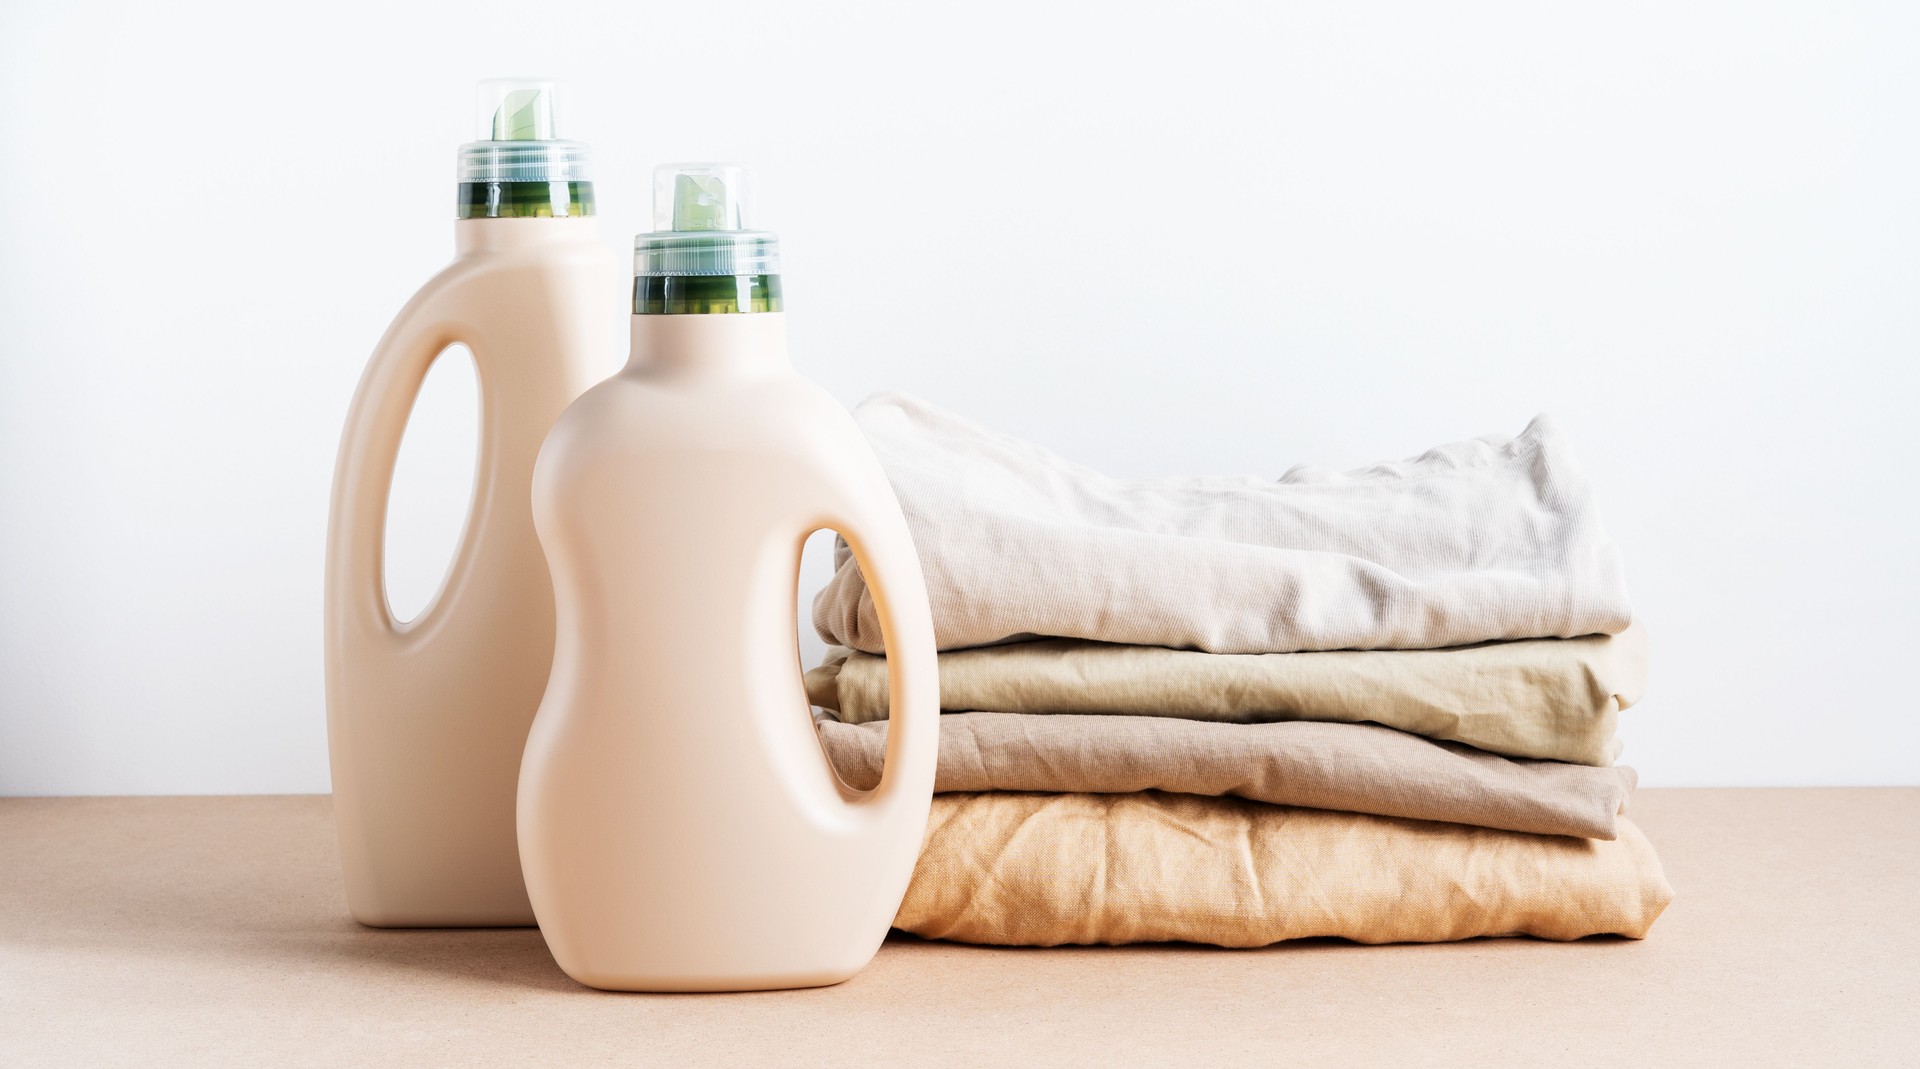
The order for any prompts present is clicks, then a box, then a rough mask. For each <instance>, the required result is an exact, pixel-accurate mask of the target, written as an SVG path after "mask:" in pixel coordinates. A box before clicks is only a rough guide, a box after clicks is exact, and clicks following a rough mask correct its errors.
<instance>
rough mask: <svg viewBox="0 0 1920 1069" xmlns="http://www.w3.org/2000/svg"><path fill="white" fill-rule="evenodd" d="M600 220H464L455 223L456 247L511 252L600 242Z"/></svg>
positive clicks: (464, 252)
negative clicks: (547, 246)
mask: <svg viewBox="0 0 1920 1069" xmlns="http://www.w3.org/2000/svg"><path fill="white" fill-rule="evenodd" d="M599 233H600V221H599V220H598V219H595V218H593V217H592V216H587V217H585V218H582V219H460V220H457V221H455V222H454V224H453V248H454V252H455V253H457V254H458V255H461V256H465V255H467V254H468V253H475V252H511V251H513V250H515V249H531V248H537V247H540V246H546V245H555V244H574V243H577V242H590V243H596V244H597V243H598V241H599Z"/></svg>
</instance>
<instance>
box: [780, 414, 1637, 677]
mask: <svg viewBox="0 0 1920 1069" xmlns="http://www.w3.org/2000/svg"><path fill="white" fill-rule="evenodd" d="M854 415H855V418H856V419H857V420H858V421H859V423H860V426H861V429H862V430H863V431H865V432H866V435H867V437H868V439H869V440H870V441H871V442H872V444H873V446H874V451H875V453H876V454H877V455H878V456H879V458H880V462H881V465H882V466H883V467H884V468H885V469H886V472H887V476H888V478H889V480H890V481H891V482H892V484H893V489H894V492H895V494H896V495H898V497H899V500H900V505H901V508H902V510H903V511H904V512H905V514H906V519H907V525H908V527H909V529H910V530H911V531H912V533H913V540H914V545H915V546H916V547H917V548H918V550H919V555H920V563H921V567H922V569H923V570H924V572H925V575H926V581H927V593H928V596H929V598H930V600H931V603H932V607H933V623H934V632H935V637H936V639H937V640H938V643H939V646H940V648H942V649H955V648H960V647H968V646H981V645H987V644H990V643H995V642H1001V641H1005V640H1007V639H1010V638H1019V637H1025V636H1054V637H1065V638H1084V639H1093V640H1096V641H1102V642H1121V643H1132V644H1139V645H1151V646H1173V647H1181V648H1189V649H1198V650H1205V651H1209V652H1213V653H1278V652H1289V651H1295V650H1340V649H1428V648H1434V647H1440V646H1459V645H1465V644H1467V643H1471V642H1482V641H1486V640H1489V639H1507V638H1544V637H1574V636H1579V635H1590V634H1612V633H1616V632H1618V631H1621V630H1622V629H1624V628H1625V627H1626V626H1627V623H1628V621H1629V619H1630V617H1631V615H1632V614H1631V612H1630V611H1629V606H1628V602H1627V594H1626V585H1625V581H1624V578H1623V574H1622V569H1621V564H1620V557H1619V553H1618V551H1617V549H1616V548H1615V546H1614V543H1613V542H1612V540H1611V539H1610V538H1608V536H1607V534H1606V532H1605V530H1604V529H1603V528H1602V526H1601V523H1600V519H1599V514H1598V511H1597V509H1596V508H1595V504H1594V499H1593V490H1592V487H1591V486H1590V484H1589V483H1588V480H1587V477H1586V475H1585V474H1584V473H1583V472H1582V471H1581V469H1580V467H1579V465H1578V464H1576V463H1575V461H1574V460H1573V457H1572V456H1571V453H1570V451H1569V449H1568V447H1567V445H1566V443H1565V442H1564V441H1563V440H1562V438H1561V436H1560V435H1559V434H1558V432H1557V431H1556V430H1555V429H1554V427H1553V425H1552V424H1551V423H1550V422H1549V421H1548V420H1547V419H1546V418H1545V417H1541V418H1539V419H1535V420H1534V421H1533V423H1531V424H1530V425H1528V427H1527V429H1526V430H1525V431H1523V432H1522V433H1521V434H1520V435H1519V436H1518V437H1516V438H1480V439H1474V440H1471V441H1464V442H1456V443H1453V444H1451V445H1444V446H1440V447H1438V448H1436V449H1433V450H1431V451H1429V452H1427V453H1425V454H1423V455H1421V456H1419V457H1416V458H1414V459H1411V460H1406V461H1402V462H1398V463H1384V464H1376V465H1374V466H1372V467H1368V468H1362V469H1357V470H1355V471H1351V472H1347V473H1344V474H1341V473H1336V472H1331V471H1324V470H1319V469H1310V468H1295V469H1293V470H1292V471H1289V472H1288V473H1287V474H1286V475H1284V476H1282V477H1281V478H1280V479H1279V480H1277V481H1269V480H1265V479H1261V478H1257V477H1253V476H1244V477H1237V476H1228V477H1206V478H1175V479H1151V480H1124V479H1115V478H1111V477H1109V476H1106V475H1102V474H1100V473H1098V472H1095V471H1093V470H1091V469H1088V468H1084V467H1081V466H1079V465H1076V464H1072V463H1069V462H1068V461H1066V460H1064V459H1062V458H1060V457H1058V456H1055V455H1054V454H1052V453H1050V452H1048V451H1046V450H1044V449H1041V448H1040V447H1038V446H1035V445H1032V444H1030V443H1027V442H1023V441H1020V440H1018V439H1014V438H1010V437H1007V436H1005V435H1001V434H996V433H994V432H992V431H989V430H986V429H985V428H982V427H979V426H977V425H975V424H973V423H970V422H968V421H966V420H963V419H960V418H958V417H956V416H953V415H950V414H948V413H945V412H942V411H940V410H938V409H936V408H934V407H932V406H931V405H928V404H926V403H924V402H921V401H918V400H916V399H913V398H911V397H906V396H903V395H899V394H883V395H880V396H877V397H874V398H872V399H870V400H868V401H867V402H865V403H864V404H862V405H861V406H860V407H859V408H858V409H856V410H855V413H854ZM836 565H837V571H836V573H835V575H834V577H833V579H832V581H831V582H830V583H829V584H828V585H827V587H826V588H825V589H824V590H823V591H822V592H821V593H820V596H819V597H818V598H817V599H816V600H815V602H814V625H815V627H816V628H817V629H818V630H819V631H820V634H821V635H822V636H823V637H824V638H826V639H827V640H828V641H830V642H836V643H839V644H841V645H844V646H848V647H851V648H853V649H857V650H862V651H865V652H868V653H880V652H882V651H883V648H884V647H883V645H882V642H881V635H880V627H879V621H878V618H877V617H876V616H875V614H874V606H873V598H872V595H871V593H870V591H869V590H868V589H867V586H866V584H865V582H864V580H863V579H862V577H861V575H860V572H859V569H858V567H857V566H855V564H854V562H853V560H852V557H851V554H850V553H848V552H847V551H846V547H845V545H844V544H842V545H840V546H839V547H838V550H837V552H836Z"/></svg>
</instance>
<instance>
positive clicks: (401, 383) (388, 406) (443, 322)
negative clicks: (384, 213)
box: [327, 286, 490, 636]
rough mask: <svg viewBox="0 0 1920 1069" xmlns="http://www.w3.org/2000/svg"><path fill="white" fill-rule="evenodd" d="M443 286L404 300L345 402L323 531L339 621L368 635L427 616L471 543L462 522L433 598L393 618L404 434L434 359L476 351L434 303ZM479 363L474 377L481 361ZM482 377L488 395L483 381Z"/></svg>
mask: <svg viewBox="0 0 1920 1069" xmlns="http://www.w3.org/2000/svg"><path fill="white" fill-rule="evenodd" d="M438 290H439V287H438V286H431V287H430V288H429V289H427V290H423V291H422V292H421V293H420V294H418V295H417V296H416V297H415V298H414V299H413V300H412V301H410V302H408V304H407V306H406V307H405V308H402V309H401V310H400V314H399V315H398V316H396V317H394V321H393V324H392V325H391V326H389V327H388V328H387V332H386V333H385V334H384V335H382V336H381V338H380V343H379V344H378V345H377V346H375V347H374V351H373V357H372V359H370V360H369V361H368V362H367V369H366V371H365V373H363V374H362V375H361V378H360V385H359V387H358V388H357V389H356V390H355V391H354V395H353V403H352V405H351V406H349V408H348V409H347V424H346V430H345V431H344V432H343V433H342V434H341V437H340V455H339V459H338V461H337V462H336V463H335V464H334V476H333V506H332V510H331V515H330V526H331V528H332V529H331V530H330V532H329V534H328V539H327V544H328V554H329V556H328V560H327V586H328V590H327V594H328V600H329V602H330V606H329V607H330V608H331V609H334V610H336V612H335V613H334V614H332V615H335V616H336V620H335V623H334V626H336V627H337V626H346V627H349V628H352V629H353V630H354V631H356V632H358V633H359V634H362V635H369V636H373V635H377V636H397V635H400V634H403V633H406V632H411V631H415V630H417V629H420V628H423V627H424V626H426V625H427V624H428V623H429V621H431V620H432V619H434V618H435V614H434V610H435V608H437V607H438V606H439V604H440V601H441V598H442V596H444V594H445V593H446V591H447V590H448V589H450V588H451V587H453V586H454V585H455V581H456V580H455V577H456V576H457V574H458V573H459V572H460V571H461V570H462V568H463V566H464V564H465V560H466V557H467V553H468V548H469V547H468V542H469V538H468V537H467V533H466V532H465V531H463V533H462V535H461V540H460V544H459V545H458V546H457V547H456V548H455V550H454V555H453V561H452V564H451V565H450V566H449V568H448V572H447V577H446V579H445V580H443V581H442V583H441V586H440V589H439V590H438V591H436V592H435V594H434V597H433V600H431V601H429V602H428V603H427V605H426V607H425V608H424V609H422V610H420V613H419V615H417V616H415V617H414V618H413V619H412V620H409V621H407V622H406V623H404V624H403V623H401V622H400V621H399V620H397V619H395V618H394V615H393V609H392V606H391V605H389V604H388V602H387V591H386V567H387V561H386V541H387V502H388V499H389V497H390V495H391V493H392V490H393V472H394V466H395V464H396V463H397V462H398V460H399V458H400V443H401V440H402V438H403V437H404V436H405V435H406V431H407V423H408V421H409V420H410V419H411V418H412V416H413V405H414V401H415V400H416V399H417V398H418V397H419V395H420V387H421V386H422V384H424V383H425V382H426V378H427V372H428V370H429V369H431V368H432V366H433V362H434V361H435V360H436V359H438V358H439V356H440V354H441V353H443V352H445V351H446V350H447V348H448V347H449V346H452V345H456V344H460V345H465V346H467V348H468V349H470V350H474V351H475V352H476V354H477V352H478V350H477V348H476V347H475V346H474V344H473V341H472V338H473V336H474V333H475V332H474V331H473V330H472V328H471V327H470V326H469V325H468V324H466V323H463V322H461V321H459V320H458V319H456V318H453V317H450V316H447V315H444V314H442V313H440V312H439V311H437V310H436V308H435V306H436V305H438V304H439V302H438V301H436V300H435V299H434V297H435V296H436V295H437V292H438ZM474 363H475V378H476V379H478V378H479V374H478V373H479V361H478V360H477V359H476V360H475V362H474ZM479 385H480V390H481V392H482V397H483V399H484V396H485V390H486V386H485V384H484V383H480V384H479ZM482 422H483V424H484V421H482ZM487 453H488V451H487V450H486V449H485V448H484V443H482V448H481V449H480V453H479V457H478V459H477V462H476V465H475V466H476V469H478V470H477V471H476V473H475V484H476V485H479V486H485V485H487V482H488V471H487V470H486V469H487V468H488V467H489V465H490V458H489V457H488V455H487Z"/></svg>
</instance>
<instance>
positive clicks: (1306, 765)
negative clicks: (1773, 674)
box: [820, 713, 1635, 839]
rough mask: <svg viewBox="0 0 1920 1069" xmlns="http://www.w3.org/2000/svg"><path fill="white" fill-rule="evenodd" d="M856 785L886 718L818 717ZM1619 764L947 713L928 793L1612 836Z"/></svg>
mask: <svg viewBox="0 0 1920 1069" xmlns="http://www.w3.org/2000/svg"><path fill="white" fill-rule="evenodd" d="M820 738H821V741H822V742H823V743H824V744H825V745H826V748H827V756H828V758H829V759H831V760H832V762H833V766H834V768H836V769H838V770H839V772H840V775H841V776H842V777H843V778H845V779H846V780H847V782H848V783H849V784H851V785H853V786H854V787H858V788H862V789H866V788H870V787H872V786H873V785H874V784H876V783H878V782H879V780H880V768H881V762H882V760H883V758H884V757H885V756H886V746H887V725H886V724H885V722H880V723H870V724H842V723H837V722H834V721H832V720H822V721H821V723H820ZM1634 782H1635V781H1634V774H1633V770H1632V769H1630V768H1590V767H1588V766H1586V765H1570V764H1565V763H1562V762H1559V761H1516V760H1512V759H1509V758H1505V757H1496V756H1494V755H1493V754H1489V753H1483V752H1481V751H1479V750H1474V749H1470V748H1468V747H1465V746H1460V745H1457V744H1454V743H1441V742H1431V741H1428V740H1426V739H1422V738H1420V737H1418V736H1416V735H1408V734H1406V733H1405V732H1400V731H1394V730H1392V729H1390V728H1383V727H1379V726H1377V725H1374V724H1321V723H1312V722H1308V721H1291V722H1283V723H1275V724H1216V723H1208V722H1205V721H1200V720H1178V719H1173V718H1170V717H1158V716H1030V715H1026V714H1021V713H951V714H948V715H946V716H943V717H941V718H940V757H939V764H938V766H937V770H936V771H935V773H934V785H933V789H934V790H935V791H941V792H949V791H1053V792H1083V793H1089V794H1120V793H1127V792H1131V791H1144V790H1161V791H1178V792H1182V793H1186V794H1206V795H1223V794H1230V795H1235V796H1237V797H1241V798H1249V799H1253V800H1255V801H1260V802H1275V803H1280V804H1283V805H1296V806H1307V807H1311V808H1314V809H1337V810H1347V811H1351V812H1355V813H1377V814H1380V815H1382V816H1392V817H1412V818H1415V819H1418V820H1441V821H1449V822H1452V823H1457V824H1473V825H1478V826H1480V827H1486V828H1504V829H1507V830H1509V831H1525V832H1535V833H1538V834H1542V835H1577V836H1582V837H1585V838H1590V839H1611V838H1613V837H1614V835H1615V825H1614V819H1615V817H1616V816H1617V815H1618V814H1619V813H1620V812H1622V811H1623V810H1624V809H1625V808H1626V803H1627V796H1628V795H1629V794H1630V793H1632V791H1633V787H1634Z"/></svg>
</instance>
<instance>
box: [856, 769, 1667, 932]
mask: <svg viewBox="0 0 1920 1069" xmlns="http://www.w3.org/2000/svg"><path fill="white" fill-rule="evenodd" d="M1672 898H1673V890H1672V888H1670V887H1669V886H1668V885H1667V881H1666V877H1665V876H1664V875H1663V874H1662V872H1661V870H1660V860H1659V858H1657V857H1656V856H1655V855H1654V852H1653V848H1652V846H1650V845H1649V844H1648V843H1647V840H1646V838H1645V837H1644V836H1643V835H1641V834H1640V831H1639V829H1638V828H1635V827H1634V826H1633V825H1632V824H1631V823H1630V822H1628V821H1625V820H1622V821H1621V822H1620V837H1619V838H1618V839H1617V840H1615V841H1613V842H1603V841H1600V840H1595V839H1572V838H1567V837H1565V836H1557V835H1525V834H1521V833H1518V832H1510V831H1493V830H1490V829H1487V828H1470V827H1467V826H1465V825H1461V824H1438V823H1429V822H1425V821H1417V820H1399V819H1395V818H1391V817H1376V816H1366V815H1363V814H1358V813H1332V812H1327V811H1325V810H1319V809H1293V808H1289V807H1285V806H1272V805H1266V804H1264V803H1261V802H1248V801H1243V800H1241V799H1238V798H1201V797H1197V796H1194V795H1185V794H1159V793H1156V792H1148V793H1144V794H1004V793H987V794H942V795H937V796H935V798H934V799H933V814H932V818H931V819H930V821H929V822H928V827H927V838H926V846H925V848H924V849H923V850H922V851H921V853H920V861H919V864H918V865H917V867H916V868H915V869H914V874H913V882H912V884H911V885H910V886H909V887H908V888H907V896H906V900H905V901H904V902H903V903H901V906H900V912H899V914H898V916H897V917H896V918H895V920H894V924H895V926H896V927H899V928H902V929H904V930H906V931H909V932H912V933H914V934H915V935H921V936H925V937H927V938H930V939H955V940H960V941H963V942H969V943H1002V944H1014V945H1026V946H1055V945H1058V944H1061V943H1141V942H1161V941H1167V940H1182V941H1188V942H1195V943H1213V944H1217V945H1219V946H1229V947H1252V946H1264V945H1266V944H1268V943H1274V942H1278V941H1280V940H1283V939H1300V938H1305V937H1309V936H1338V937H1340V938H1344V939H1351V940H1354V941H1356V942H1360V943H1408V942H1415V943H1426V942H1441V941H1446V940H1454V939H1470V938H1473V937H1475V936H1490V935H1532V936H1539V937H1541V938H1545V939H1579V938H1581V937H1583V936H1589V935H1600V934H1609V933H1610V934H1617V935H1625V936H1630V937H1633V938H1636V939H1638V938H1641V937H1643V936H1645V935H1646V934H1647V930H1648V929H1649V928H1650V927H1651V926H1652V925H1653V922H1654V920H1655V919H1656V918H1658V917H1659V916H1660V911H1661V910H1663V909H1665V908H1666V905H1667V903H1668V902H1669V901H1670V900H1671V899H1672Z"/></svg>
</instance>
